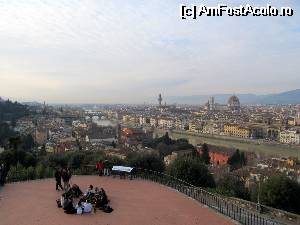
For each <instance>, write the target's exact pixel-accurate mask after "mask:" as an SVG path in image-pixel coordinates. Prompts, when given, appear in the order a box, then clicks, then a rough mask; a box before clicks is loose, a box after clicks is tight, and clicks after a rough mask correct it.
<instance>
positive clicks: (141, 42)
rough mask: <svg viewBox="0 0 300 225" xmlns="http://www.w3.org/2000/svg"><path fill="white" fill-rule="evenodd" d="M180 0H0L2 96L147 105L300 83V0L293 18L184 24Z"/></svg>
mask: <svg viewBox="0 0 300 225" xmlns="http://www.w3.org/2000/svg"><path fill="white" fill-rule="evenodd" d="M204 2H205V1H198V0H197V1H196V0H193V1H184V0H182V1H178V0H163V1H162V0H147V1H146V0H145V1H144V0H23V1H21V0H0V96H5V97H10V98H15V99H19V100H36V101H44V100H45V101H47V102H49V103H85V102H86V103H143V102H148V101H150V99H152V98H153V99H154V100H155V98H156V96H157V95H158V93H162V94H163V95H164V96H166V95H167V96H181V95H197V94H215V93H257V94H261V93H274V92H279V91H286V90H291V89H296V88H299V87H300V73H299V71H300V1H299V0H294V1H289V0H281V1H280V0H277V1H264V0H259V1H254V0H253V1H245V0H244V1H242V0H235V1H226V0H222V1H214V0H209V1H207V2H209V4H208V5H209V6H213V5H215V4H216V3H229V2H234V4H233V3H229V4H230V5H233V6H237V5H239V4H240V3H243V4H245V2H251V4H253V5H255V4H257V3H259V5H264V4H267V3H269V2H273V5H274V6H291V7H293V9H294V11H295V15H294V16H292V17H250V16H249V17H227V16H225V17H201V18H200V19H198V20H185V21H183V20H181V19H180V15H179V6H180V4H181V3H195V4H198V3H204Z"/></svg>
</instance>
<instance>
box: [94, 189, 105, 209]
mask: <svg viewBox="0 0 300 225" xmlns="http://www.w3.org/2000/svg"><path fill="white" fill-rule="evenodd" d="M108 202H109V201H108V198H107V195H106V193H105V191H104V189H103V188H101V189H100V191H99V192H96V194H95V196H94V198H93V203H94V205H95V207H96V208H99V209H102V208H104V207H105V206H106V205H107V204H108Z"/></svg>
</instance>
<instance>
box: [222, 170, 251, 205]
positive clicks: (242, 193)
mask: <svg viewBox="0 0 300 225" xmlns="http://www.w3.org/2000/svg"><path fill="white" fill-rule="evenodd" d="M216 190H217V192H218V193H220V194H222V195H226V196H229V197H236V198H242V199H245V200H249V199H250V194H249V191H248V189H247V188H245V182H243V181H242V180H241V179H240V178H238V177H233V176H231V175H226V176H224V177H222V178H221V179H220V180H219V181H218V183H217V188H216Z"/></svg>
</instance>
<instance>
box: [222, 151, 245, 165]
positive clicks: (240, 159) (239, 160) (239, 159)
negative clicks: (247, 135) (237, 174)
mask: <svg viewBox="0 0 300 225" xmlns="http://www.w3.org/2000/svg"><path fill="white" fill-rule="evenodd" d="M227 163H228V164H229V165H230V169H231V170H236V169H239V168H241V167H243V166H245V165H246V157H245V154H244V152H240V150H238V149H237V150H236V151H235V153H234V154H233V155H232V156H231V157H229V159H228V161H227Z"/></svg>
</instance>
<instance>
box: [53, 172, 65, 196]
mask: <svg viewBox="0 0 300 225" xmlns="http://www.w3.org/2000/svg"><path fill="white" fill-rule="evenodd" d="M54 176H55V180H56V185H55V186H56V190H57V191H58V190H59V189H58V187H60V189H61V190H63V187H62V185H61V172H60V170H58V169H56V170H55V174H54Z"/></svg>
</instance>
